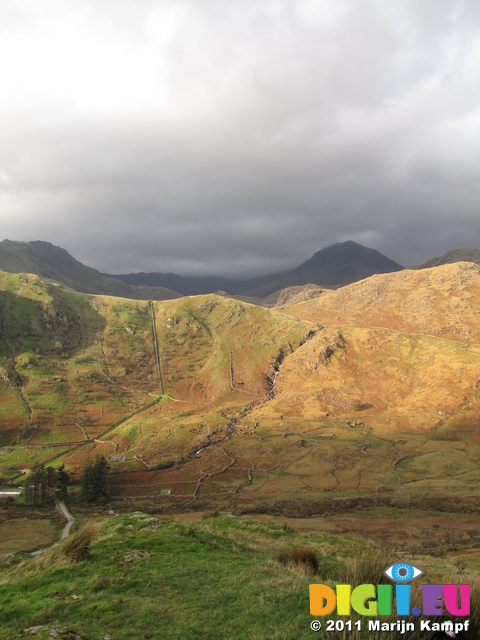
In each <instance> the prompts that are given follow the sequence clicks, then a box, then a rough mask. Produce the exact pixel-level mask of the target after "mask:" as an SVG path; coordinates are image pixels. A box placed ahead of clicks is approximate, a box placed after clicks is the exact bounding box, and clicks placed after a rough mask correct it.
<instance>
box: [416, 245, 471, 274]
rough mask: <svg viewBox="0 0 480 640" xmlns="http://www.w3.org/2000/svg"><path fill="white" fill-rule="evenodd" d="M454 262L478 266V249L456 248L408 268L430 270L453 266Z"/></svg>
mask: <svg viewBox="0 0 480 640" xmlns="http://www.w3.org/2000/svg"><path fill="white" fill-rule="evenodd" d="M454 262H475V264H480V249H478V248H472V247H457V248H456V249H450V251H447V252H446V253H444V254H443V255H441V256H438V257H436V258H430V260H426V261H425V262H422V263H421V264H419V265H416V266H414V267H410V269H430V268H431V267H438V266H440V265H442V264H453V263H454Z"/></svg>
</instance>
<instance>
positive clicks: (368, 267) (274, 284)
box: [113, 240, 403, 298]
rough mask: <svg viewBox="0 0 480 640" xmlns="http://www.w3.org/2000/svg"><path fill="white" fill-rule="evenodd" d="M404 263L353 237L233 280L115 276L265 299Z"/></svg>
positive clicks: (397, 267)
mask: <svg viewBox="0 0 480 640" xmlns="http://www.w3.org/2000/svg"><path fill="white" fill-rule="evenodd" d="M401 269H403V267H402V266H401V265H399V264H398V263H396V262H394V261H393V260H390V259H389V258H387V257H385V256H383V255H382V254H381V253H379V252H378V251H375V250H374V249H368V248H367V247H364V246H362V245H361V244H358V243H356V242H352V241H351V240H349V241H347V242H339V243H337V244H334V245H331V246H329V247H326V248H324V249H321V250H320V251H317V253H315V255H314V256H313V257H312V258H310V259H309V260H307V261H306V262H304V263H302V264H301V265H300V266H299V267H297V268H296V269H292V270H290V271H284V272H282V273H277V274H271V275H266V276H261V277H258V278H251V279H248V280H231V279H226V278H215V277H210V278H209V277H201V278H199V277H193V276H192V277H184V276H178V275H175V274H163V273H135V274H127V275H125V274H122V275H115V276H113V277H115V278H118V279H119V280H122V281H124V282H127V283H129V284H132V285H148V286H163V287H167V288H170V289H174V290H175V291H178V292H179V293H181V294H182V295H194V294H199V293H211V292H212V291H219V290H222V291H226V292H227V293H229V294H232V295H242V296H247V297H251V298H265V297H266V296H269V295H271V294H272V293H275V292H277V291H280V290H281V289H285V288H287V287H294V286H303V285H306V284H316V285H319V286H321V287H329V288H336V287H341V286H344V285H346V284H350V283H351V282H355V281H357V280H361V279H363V278H367V277H368V276H371V275H373V274H374V273H389V272H393V271H400V270H401Z"/></svg>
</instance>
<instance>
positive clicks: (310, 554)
mask: <svg viewBox="0 0 480 640" xmlns="http://www.w3.org/2000/svg"><path fill="white" fill-rule="evenodd" d="M277 560H278V562H279V563H280V564H282V565H284V566H285V567H294V568H296V569H301V570H303V571H304V572H305V573H306V574H307V575H311V576H313V575H315V574H316V573H317V571H318V558H317V554H316V553H315V551H314V550H313V549H310V548H309V547H296V548H295V549H288V550H286V551H280V553H279V554H278V555H277Z"/></svg>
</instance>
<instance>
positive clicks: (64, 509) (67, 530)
mask: <svg viewBox="0 0 480 640" xmlns="http://www.w3.org/2000/svg"><path fill="white" fill-rule="evenodd" d="M57 507H58V508H59V509H60V511H61V512H62V514H63V515H64V516H65V518H66V520H67V524H66V525H65V527H64V529H63V531H62V537H61V538H60V540H65V538H66V537H67V536H68V534H69V533H70V529H71V528H72V525H73V523H74V522H75V520H74V519H73V516H72V514H71V513H70V511H69V510H68V509H67V507H66V506H65V503H64V502H63V500H57Z"/></svg>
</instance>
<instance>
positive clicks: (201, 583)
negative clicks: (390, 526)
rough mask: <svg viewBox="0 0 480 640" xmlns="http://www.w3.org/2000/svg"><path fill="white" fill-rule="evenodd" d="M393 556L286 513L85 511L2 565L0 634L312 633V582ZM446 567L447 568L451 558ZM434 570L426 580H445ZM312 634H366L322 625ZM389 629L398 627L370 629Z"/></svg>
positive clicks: (351, 577) (380, 566) (333, 579)
mask: <svg viewBox="0 0 480 640" xmlns="http://www.w3.org/2000/svg"><path fill="white" fill-rule="evenodd" d="M79 549H81V550H83V551H81V552H80V553H78V550H79ZM72 550H73V551H72ZM85 551H88V553H86V552H85ZM282 554H283V555H282ZM277 558H283V559H286V562H283V561H282V562H281V563H279V562H278V561H277ZM299 559H300V565H302V566H305V560H306V562H307V566H309V567H311V565H309V562H310V561H311V560H312V559H316V560H317V561H318V567H315V571H317V572H318V575H315V576H312V575H311V574H312V570H311V569H309V570H308V571H307V572H305V571H304V569H302V568H300V569H299V568H298V564H299V563H298V562H297V560H299ZM391 562H392V556H390V555H388V554H384V553H382V552H381V550H379V549H378V548H375V547H373V546H372V545H370V544H368V543H365V542H363V543H362V542H359V541H358V540H355V539H348V538H340V537H335V536H331V535H328V534H318V533H301V534H300V533H297V532H296V531H294V530H293V528H292V527H290V526H286V525H285V524H284V525H283V526H282V525H280V524H278V525H277V524H267V523H260V522H257V521H255V520H242V519H239V518H235V517H232V516H228V515H216V514H213V515H211V516H210V517H208V516H207V517H205V518H203V519H201V520H197V521H194V522H189V523H186V522H185V523H183V522H176V521H171V520H169V519H168V518H166V517H164V516H156V515H151V514H146V513H141V512H136V513H133V514H130V515H124V516H116V517H113V518H110V519H108V520H103V521H101V520H97V521H95V522H93V523H92V522H89V523H87V525H86V526H84V527H83V528H81V529H79V530H78V531H77V532H76V533H75V534H73V536H71V538H70V540H67V541H64V542H62V543H60V544H58V545H56V546H54V547H53V548H52V549H51V550H49V551H48V552H46V553H45V554H44V555H43V556H39V557H38V558H35V559H31V558H22V557H21V556H20V557H19V556H17V557H16V558H15V559H14V564H13V566H11V567H6V568H4V569H3V571H2V574H1V576H0V602H1V603H2V618H1V622H0V638H1V639H2V640H7V639H10V638H12V637H14V635H15V634H16V633H20V632H21V630H22V629H24V628H26V627H32V626H36V625H48V626H50V627H54V628H55V627H68V628H70V629H72V630H74V631H75V632H76V633H77V634H79V635H80V636H81V638H82V639H85V640H95V639H100V638H104V636H106V635H110V636H111V637H112V638H114V639H115V640H123V639H127V638H129V639H130V638H135V639H137V638H138V639H142V638H155V639H157V638H162V639H163V638H165V639H177V638H178V639H180V638H181V639H182V640H190V639H192V640H193V639H196V638H198V639H203V638H218V639H222V638H224V639H226V640H244V639H247V638H248V639H252V640H261V639H266V638H269V639H271V638H273V639H277V640H280V639H284V640H290V639H291V638H296V639H297V638H298V639H300V640H301V639H302V638H311V637H312V631H311V630H310V622H311V620H312V616H311V615H310V613H309V599H308V585H309V583H310V582H327V583H328V584H331V585H334V584H335V583H337V582H340V581H344V582H346V583H350V584H358V583H359V582H358V581H361V582H362V583H363V582H369V583H373V584H378V583H379V582H380V581H381V580H382V577H383V571H384V569H385V568H386V566H387V565H388V564H391ZM442 562H445V561H444V560H442ZM284 565H285V566H284ZM422 566H423V564H422ZM444 572H445V574H446V575H449V576H450V578H451V577H452V575H451V567H446V566H445V567H444ZM430 573H431V576H432V580H430V579H428V580H427V581H429V582H432V581H433V579H435V580H439V581H442V578H441V577H440V576H439V575H438V574H435V573H434V572H430ZM309 574H310V575H309ZM457 578H458V580H457ZM470 578H471V576H469V575H468V574H467V573H466V572H464V570H462V573H461V575H459V574H457V575H455V581H457V582H468V581H470ZM477 582H478V581H477ZM477 582H475V585H477ZM477 586H478V585H477ZM477 586H475V589H474V594H473V596H472V606H477V603H478V600H479V594H480V589H479V588H477ZM330 617H332V618H335V616H334V615H332V616H330ZM363 620H365V619H363ZM324 623H325V621H324ZM364 626H365V627H366V624H365V625H364ZM324 627H325V624H324ZM315 637H317V638H321V639H322V640H325V639H326V638H337V639H339V638H342V637H348V638H355V637H358V638H367V637H373V636H371V635H370V636H369V635H368V633H364V632H363V631H362V634H361V635H357V636H354V635H342V632H332V633H328V634H327V633H325V632H324V631H322V632H321V633H319V634H317V635H316V636H315ZM387 637H388V638H391V637H395V636H392V635H390V634H381V633H380V634H379V635H377V636H375V638H379V639H383V638H387ZM404 637H405V638H407V640H408V638H412V637H414V636H408V635H406V636H404ZM423 637H424V640H428V636H427V635H425V636H423Z"/></svg>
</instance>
